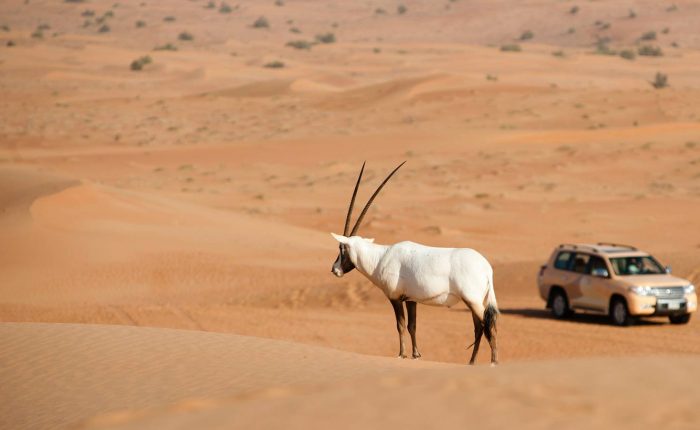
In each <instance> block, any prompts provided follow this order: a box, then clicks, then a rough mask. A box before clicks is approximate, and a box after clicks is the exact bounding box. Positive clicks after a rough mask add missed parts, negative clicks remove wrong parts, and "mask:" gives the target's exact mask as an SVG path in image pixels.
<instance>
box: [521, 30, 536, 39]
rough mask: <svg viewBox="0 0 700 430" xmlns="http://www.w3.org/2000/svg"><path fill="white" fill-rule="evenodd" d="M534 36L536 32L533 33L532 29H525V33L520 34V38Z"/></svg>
mask: <svg viewBox="0 0 700 430" xmlns="http://www.w3.org/2000/svg"><path fill="white" fill-rule="evenodd" d="M533 37H535V33H533V32H532V31H530V30H525V31H523V33H522V34H521V35H520V38H519V39H520V40H530V39H532V38H533Z"/></svg>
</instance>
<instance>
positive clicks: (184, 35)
mask: <svg viewBox="0 0 700 430" xmlns="http://www.w3.org/2000/svg"><path fill="white" fill-rule="evenodd" d="M177 38H178V39H180V40H184V41H185V42H190V41H192V40H194V36H193V35H192V33H189V32H187V31H183V32H182V33H180V34H179V35H178V36H177Z"/></svg>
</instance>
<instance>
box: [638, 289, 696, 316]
mask: <svg viewBox="0 0 700 430" xmlns="http://www.w3.org/2000/svg"><path fill="white" fill-rule="evenodd" d="M627 306H628V308H629V312H630V314H632V315H682V314H688V313H693V312H695V311H696V310H697V309H698V298H697V295H696V294H695V293H693V294H686V295H685V296H684V297H683V298H679V299H663V298H656V297H648V296H633V297H629V298H628V301H627Z"/></svg>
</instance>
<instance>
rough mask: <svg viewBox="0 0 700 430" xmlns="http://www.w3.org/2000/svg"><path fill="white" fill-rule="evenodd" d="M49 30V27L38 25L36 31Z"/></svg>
mask: <svg viewBox="0 0 700 430" xmlns="http://www.w3.org/2000/svg"><path fill="white" fill-rule="evenodd" d="M50 29H51V26H50V25H48V24H40V25H39V26H38V27H37V30H50Z"/></svg>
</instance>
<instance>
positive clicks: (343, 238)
mask: <svg viewBox="0 0 700 430" xmlns="http://www.w3.org/2000/svg"><path fill="white" fill-rule="evenodd" d="M331 236H333V238H335V240H337V241H338V242H340V243H344V244H346V243H348V240H349V239H348V238H347V237H345V236H341V235H339V234H335V233H331Z"/></svg>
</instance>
